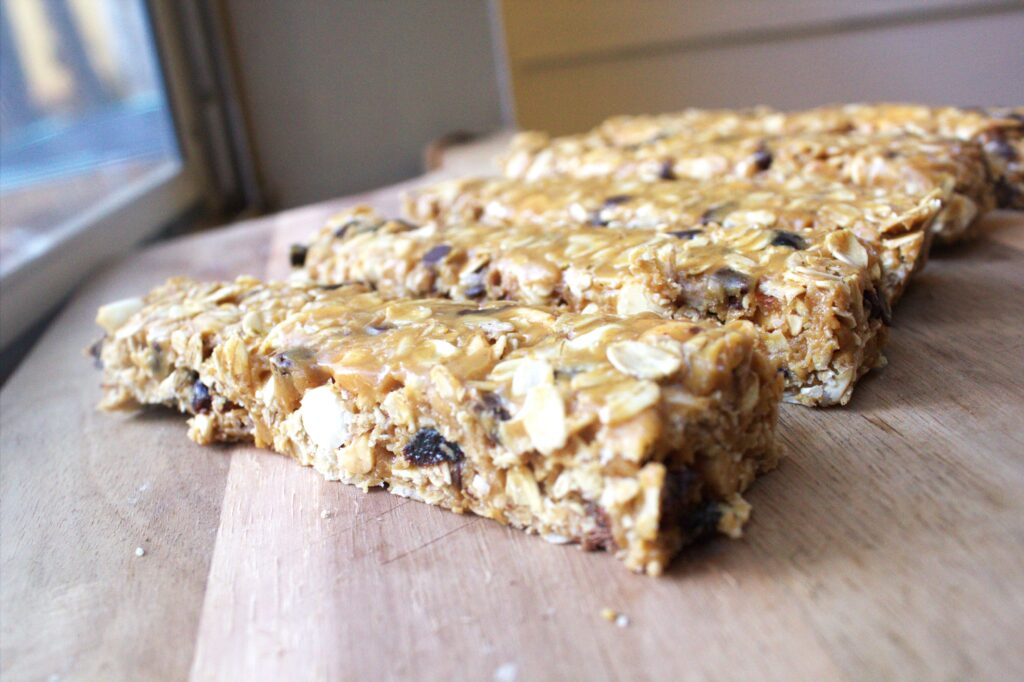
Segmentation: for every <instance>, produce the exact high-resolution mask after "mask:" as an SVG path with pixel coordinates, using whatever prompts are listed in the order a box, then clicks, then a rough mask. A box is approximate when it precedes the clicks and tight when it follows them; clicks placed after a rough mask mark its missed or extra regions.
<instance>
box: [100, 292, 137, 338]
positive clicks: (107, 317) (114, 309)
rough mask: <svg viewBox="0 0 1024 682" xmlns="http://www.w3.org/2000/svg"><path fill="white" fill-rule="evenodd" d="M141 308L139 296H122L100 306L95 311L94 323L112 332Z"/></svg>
mask: <svg viewBox="0 0 1024 682" xmlns="http://www.w3.org/2000/svg"><path fill="white" fill-rule="evenodd" d="M140 310H142V299H141V298H124V299H121V300H120V301H114V302H113V303H108V304H107V305H105V306H101V307H100V309H99V311H98V312H97V313H96V324H98V325H99V326H101V327H103V329H104V330H105V331H107V332H108V333H111V334H112V333H114V332H116V331H117V329H118V327H120V326H121V325H123V324H124V323H125V322H127V321H128V318H129V317H131V316H132V315H134V314H135V313H137V312H139V311H140Z"/></svg>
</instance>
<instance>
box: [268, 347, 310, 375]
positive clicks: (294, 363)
mask: <svg viewBox="0 0 1024 682" xmlns="http://www.w3.org/2000/svg"><path fill="white" fill-rule="evenodd" d="M313 360H314V357H313V351H311V350H310V349H308V348H292V349H291V350H286V351H281V352H280V353H276V354H275V355H272V356H270V366H271V367H273V368H274V370H275V371H276V372H277V373H279V374H282V375H284V376H288V375H289V374H291V373H292V372H293V371H295V370H296V369H300V368H302V367H304V366H308V365H310V364H312V363H313Z"/></svg>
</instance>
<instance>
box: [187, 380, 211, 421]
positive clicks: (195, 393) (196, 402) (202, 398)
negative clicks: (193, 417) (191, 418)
mask: <svg viewBox="0 0 1024 682" xmlns="http://www.w3.org/2000/svg"><path fill="white" fill-rule="evenodd" d="M212 407H213V401H212V400H211V399H210V389H209V388H207V386H206V384H204V383H203V382H202V381H200V380H199V379H196V380H195V383H193V384H192V411H193V412H195V413H196V414H203V413H205V412H209V411H210V408H212Z"/></svg>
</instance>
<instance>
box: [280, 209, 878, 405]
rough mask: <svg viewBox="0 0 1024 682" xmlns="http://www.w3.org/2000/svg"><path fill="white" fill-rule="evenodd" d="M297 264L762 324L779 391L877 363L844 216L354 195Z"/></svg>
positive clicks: (867, 291)
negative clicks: (380, 202)
mask: <svg viewBox="0 0 1024 682" xmlns="http://www.w3.org/2000/svg"><path fill="white" fill-rule="evenodd" d="M297 275H298V276H300V277H302V278H304V279H308V280H311V281H314V282H320V283H337V282H350V281H351V282H364V283H367V284H369V285H370V286H372V287H374V288H376V289H377V290H378V291H379V292H381V293H382V294H383V295H385V296H388V297H434V296H441V297H448V298H452V299H455V300H516V301H522V302H525V303H529V304H535V305H562V306H566V307H568V308H569V309H570V310H574V311H581V312H585V313H591V312H606V313H614V314H619V315H631V314H637V313H642V312H653V313H656V314H658V315H660V316H662V317H665V318H673V319H679V318H688V319H714V320H719V321H723V322H724V321H730V320H736V319H745V320H750V321H752V322H754V323H755V324H756V325H757V326H758V327H760V328H761V329H762V330H763V331H764V334H765V339H766V343H767V347H768V352H769V354H770V355H771V356H772V358H773V359H774V360H776V361H777V362H779V364H780V366H781V367H782V368H783V371H784V373H785V376H786V398H787V399H788V400H791V401H793V402H799V403H804V404H808V405H831V404H836V403H846V402H847V401H848V400H849V399H850V395H851V393H852V391H853V385H854V382H855V381H856V380H857V378H858V377H860V376H861V375H862V374H863V373H864V372H866V371H868V370H869V369H870V368H871V367H873V366H875V365H876V364H878V363H879V362H880V361H881V359H880V351H881V347H882V345H883V343H884V341H885V338H886V332H887V324H888V320H889V314H890V313H889V306H888V301H887V298H886V296H885V295H884V294H882V293H881V291H880V290H879V289H878V288H876V285H875V283H876V282H879V281H880V280H881V267H880V265H879V262H878V258H877V254H876V253H875V249H874V247H873V246H872V245H870V244H869V245H867V247H865V245H864V244H862V243H861V242H860V241H859V240H858V239H857V237H856V235H855V234H854V233H853V232H851V231H850V230H848V229H844V228H840V229H834V230H822V231H817V232H815V231H813V230H804V231H802V232H801V233H800V234H795V233H789V232H780V231H777V230H774V229H764V228H763V227H762V226H761V225H759V224H757V223H755V222H749V223H746V224H742V225H735V226H733V225H731V224H729V225H718V224H714V223H709V224H708V225H705V226H704V227H702V228H695V229H687V230H682V231H669V232H658V231H655V230H645V229H628V228H615V227H608V228H603V229H594V228H592V227H571V226H569V227H564V228H556V229H550V228H549V227H548V226H546V225H543V224H529V223H523V224H517V225H514V226H511V227H508V228H505V229H495V228H494V227H492V226H491V225H485V224H480V223H473V224H465V225H461V226H458V227H442V226H440V225H438V224H436V223H428V224H426V225H424V226H417V225H415V224H413V223H410V222H407V221H404V220H385V219H383V218H382V217H381V216H380V215H378V214H377V213H376V212H374V211H373V210H372V209H369V208H367V207H361V208H357V209H355V210H353V211H351V212H346V213H343V214H341V215H339V216H336V217H335V218H334V219H332V220H331V221H330V222H329V223H328V225H327V226H326V227H324V228H323V229H322V230H321V231H320V232H319V234H318V235H317V236H316V237H315V238H314V239H313V240H312V242H311V243H310V244H309V245H308V246H307V247H305V254H304V260H303V262H302V264H301V266H300V269H299V270H298V271H297Z"/></svg>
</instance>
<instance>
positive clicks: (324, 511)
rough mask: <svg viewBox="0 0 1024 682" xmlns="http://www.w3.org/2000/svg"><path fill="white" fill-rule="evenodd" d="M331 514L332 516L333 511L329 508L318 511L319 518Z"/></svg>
mask: <svg viewBox="0 0 1024 682" xmlns="http://www.w3.org/2000/svg"><path fill="white" fill-rule="evenodd" d="M332 516H334V512H332V511H331V510H330V509H324V510H321V512H320V518H321V519H329V518H331V517H332Z"/></svg>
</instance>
